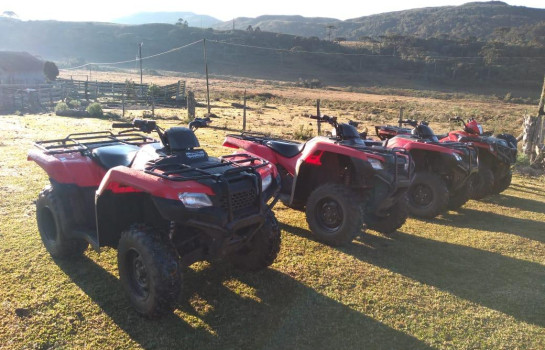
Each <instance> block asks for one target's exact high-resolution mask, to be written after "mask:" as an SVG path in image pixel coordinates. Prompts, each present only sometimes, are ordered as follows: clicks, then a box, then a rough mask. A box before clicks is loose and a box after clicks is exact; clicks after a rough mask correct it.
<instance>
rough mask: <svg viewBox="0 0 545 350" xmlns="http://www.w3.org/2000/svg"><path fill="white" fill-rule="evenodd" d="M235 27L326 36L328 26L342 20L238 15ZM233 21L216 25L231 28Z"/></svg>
mask: <svg viewBox="0 0 545 350" xmlns="http://www.w3.org/2000/svg"><path fill="white" fill-rule="evenodd" d="M234 23H235V28H236V29H242V30H246V29H247V28H248V27H249V26H251V27H252V28H254V29H255V28H257V27H259V29H261V30H262V31H267V32H275V33H283V34H291V35H299V36H304V37H312V36H315V37H319V38H326V37H327V33H326V26H328V25H330V24H334V25H339V24H340V23H342V21H340V20H338V19H335V18H324V17H303V16H271V15H266V16H259V17H256V18H249V17H238V18H235V19H234ZM232 28H233V21H228V22H223V23H221V24H217V25H215V26H214V29H218V30H230V29H232Z"/></svg>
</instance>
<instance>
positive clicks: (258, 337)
mask: <svg viewBox="0 0 545 350" xmlns="http://www.w3.org/2000/svg"><path fill="white" fill-rule="evenodd" d="M58 264H59V266H60V267H61V268H62V270H63V271H64V272H66V273H67V274H68V275H69V276H70V277H71V278H72V280H73V281H74V282H75V283H76V284H77V285H78V286H79V287H80V288H81V289H82V290H83V291H84V292H85V293H86V294H87V295H88V296H89V297H90V298H91V299H92V300H93V302H95V303H97V304H98V306H99V307H100V308H101V309H102V310H104V312H105V313H106V314H107V315H108V316H109V317H110V318H111V319H112V320H113V322H115V323H116V324H117V325H118V326H119V327H120V328H121V329H122V330H123V331H124V332H126V333H127V334H128V335H129V336H130V337H131V339H133V340H134V341H135V342H137V343H138V344H139V345H140V346H142V347H143V348H146V349H155V348H176V349H181V348H190V349H205V348H210V349H218V348H233V349H235V348H236V349H240V348H244V349H253V348H269V349H277V348H278V349H286V348H288V349H289V348H294V349H304V348H307V349H315V348H344V349H348V348H352V349H363V348H384V349H432V347H430V346H428V345H427V344H425V343H423V342H422V341H420V340H418V339H416V338H414V337H412V336H410V335H407V334H405V333H403V332H400V331H397V330H394V329H392V328H390V327H389V326H387V325H384V324H382V323H380V322H378V321H376V320H373V319H372V318H369V317H368V316H366V315H364V314H361V313H359V312H357V311H354V310H352V309H350V308H349V307H348V306H346V305H343V304H341V303H339V302H337V301H335V300H333V299H330V298H328V297H326V296H324V295H322V294H320V293H318V292H316V291H315V290H314V289H312V288H309V287H307V286H305V285H303V284H301V283H300V282H298V281H297V280H295V279H293V278H291V277H290V276H288V275H285V274H283V273H280V272H278V271H275V270H272V269H267V270H264V271H261V272H259V273H253V274H252V273H242V272H239V271H233V270H231V269H230V268H228V267H225V266H224V265H221V264H220V265H219V266H210V267H207V268H205V269H204V270H202V271H199V272H195V271H193V270H188V271H187V272H186V273H185V274H184V286H183V292H182V295H181V296H180V299H179V304H178V306H177V308H178V309H179V310H181V311H183V312H185V313H187V314H189V317H192V318H193V319H195V318H196V319H200V320H201V321H202V322H204V324H206V325H207V327H209V328H210V329H211V331H209V330H207V329H206V328H205V327H201V326H192V325H189V324H188V323H187V322H185V321H184V320H183V319H181V318H180V317H178V316H177V315H175V314H171V315H168V316H166V317H164V318H163V319H160V320H155V321H153V320H152V321H150V320H147V319H144V318H142V317H140V316H138V315H137V314H136V312H135V311H134V310H133V309H132V307H131V306H130V304H129V301H128V300H127V299H125V297H124V294H123V291H122V287H121V285H120V283H119V281H118V279H117V278H116V277H114V276H112V275H111V274H110V273H109V272H107V271H106V270H104V269H103V268H102V267H100V266H99V265H97V264H96V263H94V262H93V261H92V260H90V259H88V258H83V259H81V260H80V261H78V262H70V263H68V262H58ZM226 281H230V282H232V281H234V283H238V284H242V285H244V286H246V287H247V288H250V289H252V290H254V293H255V296H256V297H257V298H252V297H248V296H245V295H244V293H242V294H241V293H240V292H235V291H233V289H232V288H229V287H227V286H228V285H229V283H227V282H226ZM190 299H193V300H197V301H196V302H195V301H194V302H192V303H190V302H189V300H190ZM193 305H195V306H193Z"/></svg>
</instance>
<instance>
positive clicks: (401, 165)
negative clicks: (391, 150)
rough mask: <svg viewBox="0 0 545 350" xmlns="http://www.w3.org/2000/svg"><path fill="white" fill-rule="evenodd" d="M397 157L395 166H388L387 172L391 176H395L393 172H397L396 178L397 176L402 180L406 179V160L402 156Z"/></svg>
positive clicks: (407, 172) (407, 173) (407, 175)
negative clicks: (388, 171)
mask: <svg viewBox="0 0 545 350" xmlns="http://www.w3.org/2000/svg"><path fill="white" fill-rule="evenodd" d="M396 157H397V164H396V165H394V163H392V164H390V166H389V170H390V173H391V174H392V175H395V172H396V170H397V176H399V177H400V178H402V179H406V178H408V177H409V171H408V170H409V169H408V166H407V158H406V157H403V156H399V155H398V156H396Z"/></svg>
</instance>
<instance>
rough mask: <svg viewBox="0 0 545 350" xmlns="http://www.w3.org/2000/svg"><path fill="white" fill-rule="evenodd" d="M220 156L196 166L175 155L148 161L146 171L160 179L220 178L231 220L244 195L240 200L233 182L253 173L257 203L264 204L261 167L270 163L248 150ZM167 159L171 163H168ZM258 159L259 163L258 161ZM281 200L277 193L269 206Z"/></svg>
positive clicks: (218, 180) (216, 179) (218, 179)
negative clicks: (205, 163)
mask: <svg viewBox="0 0 545 350" xmlns="http://www.w3.org/2000/svg"><path fill="white" fill-rule="evenodd" d="M235 157H236V158H240V157H243V158H242V159H234V160H230V159H231V158H235ZM219 159H220V162H218V163H214V164H208V165H203V166H200V167H196V166H190V165H187V164H183V163H180V162H176V155H172V156H167V157H164V158H160V159H158V160H154V161H151V162H150V163H148V164H149V165H150V166H148V167H146V169H145V170H144V171H145V172H146V173H147V174H150V175H154V176H158V177H160V178H163V179H166V180H171V181H192V180H193V181H198V180H205V179H211V180H213V181H216V182H217V183H218V184H219V185H220V186H221V187H222V192H223V193H225V197H224V200H225V202H224V203H225V204H224V205H225V208H226V209H227V211H228V215H229V221H233V220H234V219H235V211H236V202H237V201H238V200H240V198H238V199H237V193H233V191H232V189H231V186H230V182H231V181H236V180H237V179H238V178H241V177H248V176H251V177H252V178H254V179H255V182H254V186H255V187H254V188H255V190H256V191H255V192H254V193H255V194H256V195H257V197H256V199H257V202H256V204H258V205H259V203H262V201H263V192H262V190H261V188H262V180H261V175H260V174H259V172H258V171H257V169H259V168H262V167H265V166H267V165H269V162H268V161H266V160H264V159H261V158H256V157H253V156H250V155H249V154H245V153H240V154H232V155H228V156H223V157H220V158H219ZM165 160H166V161H167V162H165ZM169 161H173V162H169ZM258 162H259V164H257V163H258ZM246 163H250V165H244V164H246ZM226 166H231V167H232V168H231V169H228V170H225V171H223V172H220V171H218V172H214V169H217V170H219V168H221V167H226ZM252 191H253V190H252ZM277 199H278V197H277V196H275V198H274V199H273V202H272V203H271V204H270V205H269V208H272V206H274V204H275V203H276V200H277Z"/></svg>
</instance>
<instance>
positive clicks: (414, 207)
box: [375, 119, 478, 218]
mask: <svg viewBox="0 0 545 350" xmlns="http://www.w3.org/2000/svg"><path fill="white" fill-rule="evenodd" d="M404 124H405V125H410V126H412V127H413V129H408V128H403V127H402V126H403V125H404ZM375 129H376V132H377V136H378V137H379V138H380V139H381V140H384V143H383V144H384V146H386V147H388V148H394V149H397V148H399V147H401V148H403V149H405V150H407V151H408V152H409V153H410V154H411V156H412V157H413V160H414V163H415V169H416V170H415V172H416V175H415V177H414V180H413V182H412V183H411V187H410V188H409V190H408V197H409V212H410V213H411V214H412V215H414V216H419V217H423V218H433V217H435V216H437V215H439V214H440V213H441V212H443V211H445V210H446V209H447V208H450V209H457V208H459V207H460V206H462V205H463V204H464V203H466V202H467V201H468V200H469V197H470V193H471V181H470V180H469V179H470V178H471V177H472V176H474V174H476V172H477V171H478V161H477V149H476V148H475V147H474V146H472V145H471V144H466V143H460V142H439V140H438V139H437V136H435V134H434V133H433V131H432V130H431V128H430V127H429V126H428V124H427V123H426V122H421V123H418V122H417V121H416V120H408V119H405V120H400V121H399V126H391V125H386V126H376V127H375Z"/></svg>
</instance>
